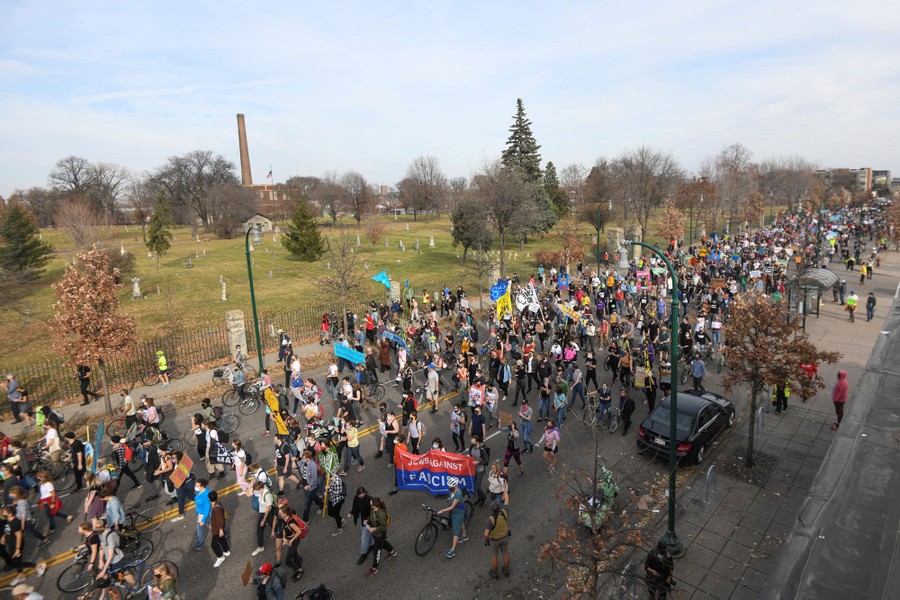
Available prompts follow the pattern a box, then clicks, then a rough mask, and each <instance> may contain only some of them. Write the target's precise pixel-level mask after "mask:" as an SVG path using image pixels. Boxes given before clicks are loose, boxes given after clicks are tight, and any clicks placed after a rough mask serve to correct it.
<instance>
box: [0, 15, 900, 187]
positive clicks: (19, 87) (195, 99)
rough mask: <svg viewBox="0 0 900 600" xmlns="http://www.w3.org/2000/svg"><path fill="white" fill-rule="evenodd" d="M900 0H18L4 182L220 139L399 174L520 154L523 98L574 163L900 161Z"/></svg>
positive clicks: (209, 145)
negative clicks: (634, 152) (60, 163)
mask: <svg viewBox="0 0 900 600" xmlns="http://www.w3.org/2000/svg"><path fill="white" fill-rule="evenodd" d="M898 23H900V2H896V1H870V2H866V1H862V2H860V1H855V2H850V1H847V0H844V1H841V2H834V1H816V2H806V1H804V2H791V1H790V0H779V1H768V0H761V1H757V2H742V3H737V2H726V1H722V0H718V1H716V0H709V1H699V0H681V1H679V2H671V1H667V2H633V1H632V2H618V1H617V2H608V1H603V2H600V1H597V2H588V1H577V2H556V3H550V2H532V1H522V0H519V1H515V2H513V1H491V2H486V1H482V2H448V1H444V2H421V1H419V2H398V1H392V2H373V1H369V2H340V1H338V2H306V1H297V0H294V1H291V2H281V1H272V2H265V3H250V2H235V1H223V0H216V1H211V0H207V1H193V0H192V1H188V2H171V1H165V0H159V1H157V0H154V1H152V2H146V1H145V2H134V1H117V2H106V1H95V0H92V1H90V2H80V3H72V2H62V1H57V0H40V1H39V0H34V1H18V0H3V2H2V3H0V140H2V142H0V195H4V196H6V195H8V194H9V193H10V192H11V191H12V190H13V189H15V188H27V187H31V186H36V185H46V183H47V174H48V173H49V172H50V170H51V168H52V167H53V164H54V163H55V162H56V161H57V160H58V159H60V158H62V157H65V156H68V155H71V154H74V155H78V156H82V157H84V158H86V159H88V160H90V161H103V162H111V163H117V164H120V165H123V166H125V167H128V168H129V169H132V170H134V171H138V172H140V171H145V170H152V169H154V168H156V167H157V166H159V165H161V164H162V163H163V162H164V160H165V159H166V157H168V156H172V155H177V154H183V153H186V152H189V151H191V150H195V149H204V150H212V151H214V152H216V153H220V154H222V155H224V156H225V157H226V158H228V159H230V160H231V161H233V162H234V163H235V165H238V164H239V157H238V143H237V126H236V120H235V114H236V113H238V112H242V113H244V114H245V115H246V118H247V127H248V135H249V143H250V158H251V163H252V168H253V176H254V181H255V182H256V183H263V182H264V179H265V176H266V173H267V172H268V170H269V165H270V164H271V167H272V170H273V172H274V177H275V180H276V181H284V180H285V179H287V178H288V177H290V176H292V175H321V174H322V173H323V172H325V171H326V170H333V171H337V172H339V173H340V172H343V171H346V170H350V169H353V170H357V171H359V172H361V173H362V174H363V175H365V176H366V177H367V178H368V180H369V181H370V183H372V184H388V185H393V184H394V183H396V182H397V181H398V180H400V179H401V178H402V177H403V175H404V173H405V171H406V167H407V166H408V165H409V163H410V161H411V160H412V159H414V158H415V157H417V156H420V155H434V156H437V157H438V159H439V160H440V163H441V166H442V167H443V170H444V172H445V173H446V174H447V176H448V177H457V176H470V175H471V174H472V173H474V172H475V171H476V170H477V169H478V168H479V167H480V166H481V165H482V164H483V163H484V162H485V161H486V160H490V159H493V158H495V157H497V156H499V153H500V152H501V150H502V149H503V146H504V143H505V140H506V137H507V135H508V132H507V129H508V127H509V126H510V124H511V122H512V116H513V113H514V111H515V101H516V98H517V97H521V98H522V99H523V100H524V102H525V109H526V111H527V114H528V117H529V118H530V119H531V120H532V121H533V123H534V125H533V131H534V134H535V137H536V138H537V141H538V143H539V144H541V145H542V149H541V153H542V155H543V158H544V160H545V161H546V160H552V161H553V162H554V164H556V165H557V168H558V169H559V170H561V169H562V168H563V167H565V166H566V165H568V164H571V163H576V162H577V163H582V164H584V165H586V166H589V165H590V164H592V163H593V162H594V161H595V159H596V158H597V157H598V156H601V155H603V156H607V157H611V156H614V155H615V154H617V153H618V152H620V151H622V150H624V149H629V148H634V147H636V146H639V145H642V144H647V145H650V146H653V147H656V148H661V149H663V150H667V151H669V152H671V153H672V154H673V155H674V156H675V158H676V159H677V160H678V161H679V162H680V164H681V165H682V167H684V168H685V169H687V170H689V171H691V170H695V169H696V168H697V167H698V166H699V164H700V163H701V161H703V159H704V158H706V157H708V156H711V155H714V154H716V153H717V152H718V151H719V150H721V149H722V148H723V147H725V146H727V145H729V144H732V143H736V142H740V143H742V144H744V145H745V146H747V147H748V148H749V149H750V150H751V151H753V154H754V159H755V160H762V159H765V158H768V157H771V156H773V155H801V156H803V157H805V158H806V159H808V160H810V161H813V162H815V163H818V164H819V165H820V166H830V167H862V166H870V167H873V168H876V169H878V168H887V169H893V170H894V175H895V176H900V172H897V171H898V170H900V163H898V161H897V156H898V149H900V34H898V32H897V24H898Z"/></svg>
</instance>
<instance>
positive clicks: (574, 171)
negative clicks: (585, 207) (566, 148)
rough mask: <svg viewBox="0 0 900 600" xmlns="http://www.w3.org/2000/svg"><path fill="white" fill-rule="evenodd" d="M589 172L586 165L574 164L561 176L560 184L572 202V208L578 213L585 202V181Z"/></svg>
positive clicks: (563, 171) (564, 170)
mask: <svg viewBox="0 0 900 600" xmlns="http://www.w3.org/2000/svg"><path fill="white" fill-rule="evenodd" d="M588 173H589V171H588V170H587V169H586V168H585V166H584V165H582V164H579V163H573V164H571V165H569V166H568V167H566V168H565V169H563V170H562V172H561V173H560V174H559V184H560V186H561V187H562V188H563V190H565V192H566V195H567V196H568V197H569V200H571V201H572V208H573V209H574V210H575V211H576V212H577V211H578V209H579V208H581V205H582V204H584V201H585V193H584V192H585V189H584V188H585V180H586V179H587V176H588Z"/></svg>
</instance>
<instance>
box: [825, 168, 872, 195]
mask: <svg viewBox="0 0 900 600" xmlns="http://www.w3.org/2000/svg"><path fill="white" fill-rule="evenodd" d="M816 176H817V177H819V179H821V180H822V182H823V183H824V184H825V187H826V188H828V189H836V188H839V187H842V188H844V189H846V190H847V191H850V192H868V191H870V190H871V189H872V169H871V168H869V167H862V168H859V169H845V168H842V169H819V170H818V171H816Z"/></svg>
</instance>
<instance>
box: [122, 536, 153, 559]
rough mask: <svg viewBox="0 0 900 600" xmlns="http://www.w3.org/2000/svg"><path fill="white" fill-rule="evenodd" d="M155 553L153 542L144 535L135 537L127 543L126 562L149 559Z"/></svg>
mask: <svg viewBox="0 0 900 600" xmlns="http://www.w3.org/2000/svg"><path fill="white" fill-rule="evenodd" d="M151 554H153V542H152V541H151V540H149V539H147V538H144V537H135V538H132V539H130V540H128V543H126V544H125V562H134V561H136V560H147V559H148V558H150V555H151Z"/></svg>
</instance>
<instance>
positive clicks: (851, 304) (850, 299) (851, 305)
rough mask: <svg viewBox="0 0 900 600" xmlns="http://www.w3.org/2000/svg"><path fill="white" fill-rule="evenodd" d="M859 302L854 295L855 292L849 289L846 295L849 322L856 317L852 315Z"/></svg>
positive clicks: (857, 297)
mask: <svg viewBox="0 0 900 600" xmlns="http://www.w3.org/2000/svg"><path fill="white" fill-rule="evenodd" d="M857 304H859V296H857V295H856V292H854V291H851V292H850V295H849V296H847V312H848V313H850V322H851V323H853V322H854V321H855V320H856V319H854V317H853V315H854V314H855V313H856V305H857Z"/></svg>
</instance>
